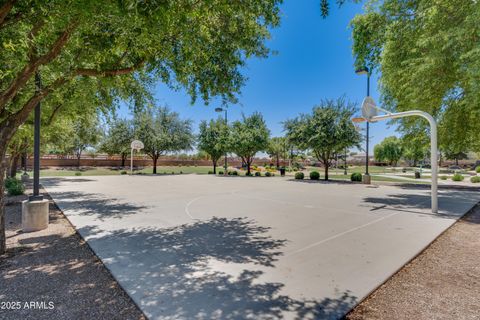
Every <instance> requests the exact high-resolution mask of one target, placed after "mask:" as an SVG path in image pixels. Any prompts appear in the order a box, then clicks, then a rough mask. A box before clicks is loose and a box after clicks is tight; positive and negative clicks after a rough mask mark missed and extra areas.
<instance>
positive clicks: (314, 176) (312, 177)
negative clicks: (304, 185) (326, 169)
mask: <svg viewBox="0 0 480 320" xmlns="http://www.w3.org/2000/svg"><path fill="white" fill-rule="evenodd" d="M318 179H320V173H318V171H312V172H310V180H318Z"/></svg>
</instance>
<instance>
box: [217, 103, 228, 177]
mask: <svg viewBox="0 0 480 320" xmlns="http://www.w3.org/2000/svg"><path fill="white" fill-rule="evenodd" d="M227 110H228V109H227V108H220V107H218V108H215V112H222V111H225V126H228V118H227ZM224 158H225V165H224V166H225V171H224V172H223V175H224V176H226V175H228V172H227V169H228V163H227V150H226V149H225V156H224Z"/></svg>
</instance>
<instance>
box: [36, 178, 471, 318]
mask: <svg viewBox="0 0 480 320" xmlns="http://www.w3.org/2000/svg"><path fill="white" fill-rule="evenodd" d="M41 183H42V184H43V185H44V186H45V187H46V189H47V191H48V192H49V193H50V195H51V196H52V198H53V199H54V200H55V202H56V203H57V205H58V206H59V207H60V208H61V209H62V210H63V211H64V212H65V214H66V216H67V217H68V219H69V220H70V221H71V222H72V224H73V225H74V226H75V227H76V228H77V230H78V231H79V232H80V234H81V235H82V236H83V237H84V238H85V239H86V240H87V241H88V243H89V244H90V246H91V247H92V249H93V250H94V251H95V253H96V254H97V255H98V256H99V257H100V258H101V259H102V260H103V262H104V263H105V265H106V266H107V267H108V268H109V269H110V271H111V272H112V274H113V275H114V277H115V278H116V279H117V281H118V282H119V283H120V285H121V286H122V287H123V288H124V289H125V290H126V291H127V292H128V294H129V295H130V296H131V297H132V298H133V300H134V301H135V302H136V303H137V304H138V306H139V307H140V308H141V309H142V310H143V312H144V313H145V314H146V315H147V316H148V317H149V318H151V319H277V318H286V319H309V318H311V319H335V318H339V317H342V316H343V315H344V314H345V313H346V312H348V311H349V310H350V309H351V308H352V307H353V306H354V305H356V304H357V303H358V302H359V301H360V300H361V299H363V298H364V297H365V296H366V295H368V294H369V293H370V292H371V291H372V290H374V289H375V288H376V287H377V286H379V285H380V284H381V283H382V282H383V281H385V280H386V279H387V278H388V277H389V276H390V275H392V274H393V273H394V272H395V271H397V270H398V269H399V268H401V267H402V266H403V265H404V264H405V263H406V262H408V261H409V260H410V259H411V258H413V257H414V256H415V255H416V254H417V253H418V252H419V251H421V250H422V249H423V248H424V247H425V246H427V245H428V244H429V243H430V242H431V241H432V240H433V239H435V238H436V237H437V236H438V235H439V234H440V233H441V232H442V231H444V230H445V229H446V228H448V227H449V226H450V225H451V224H453V223H454V222H455V220H456V219H458V218H459V217H460V216H462V215H463V214H464V213H465V212H467V211H468V210H469V209H470V208H471V207H472V206H473V205H474V204H475V203H476V202H478V201H480V193H479V192H476V191H465V190H441V191H440V199H439V200H440V201H439V206H440V211H441V212H440V214H436V215H432V214H431V213H430V212H429V207H430V195H429V190H428V189H421V188H404V187H399V186H379V187H374V186H365V185H361V184H348V183H324V182H321V181H320V182H311V181H309V180H305V181H295V180H291V179H287V178H285V179H284V178H279V177H274V178H266V177H262V178H259V177H216V176H212V175H175V176H173V175H165V176H162V175H160V176H139V175H137V176H97V177H69V178H42V180H41Z"/></svg>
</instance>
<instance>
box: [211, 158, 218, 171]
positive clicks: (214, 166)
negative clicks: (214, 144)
mask: <svg viewBox="0 0 480 320" xmlns="http://www.w3.org/2000/svg"><path fill="white" fill-rule="evenodd" d="M212 162H213V174H217V160H212Z"/></svg>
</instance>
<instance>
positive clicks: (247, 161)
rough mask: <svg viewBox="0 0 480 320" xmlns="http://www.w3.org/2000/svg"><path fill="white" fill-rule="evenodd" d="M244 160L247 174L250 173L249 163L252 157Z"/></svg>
mask: <svg viewBox="0 0 480 320" xmlns="http://www.w3.org/2000/svg"><path fill="white" fill-rule="evenodd" d="M245 162H246V163H247V174H248V175H250V174H251V173H250V164H251V163H252V159H250V158H247V159H246V160H245Z"/></svg>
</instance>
